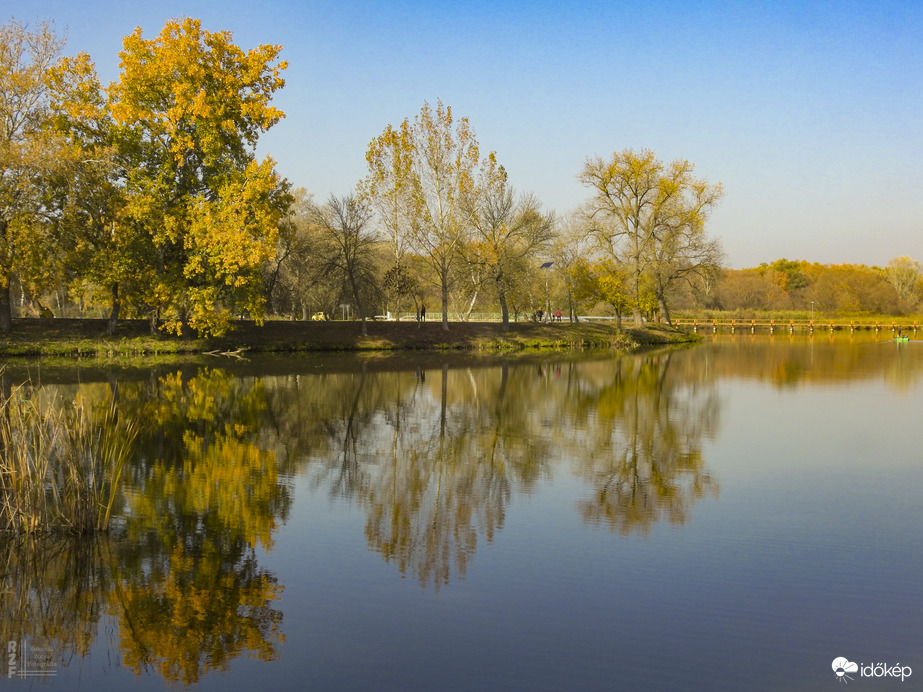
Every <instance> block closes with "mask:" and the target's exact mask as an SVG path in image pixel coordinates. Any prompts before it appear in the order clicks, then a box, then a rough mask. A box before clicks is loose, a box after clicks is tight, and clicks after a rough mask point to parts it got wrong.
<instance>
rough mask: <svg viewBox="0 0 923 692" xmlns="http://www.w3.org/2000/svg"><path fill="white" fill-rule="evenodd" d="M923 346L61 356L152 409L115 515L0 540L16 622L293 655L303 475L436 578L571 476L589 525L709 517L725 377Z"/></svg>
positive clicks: (211, 664)
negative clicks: (77, 533)
mask: <svg viewBox="0 0 923 692" xmlns="http://www.w3.org/2000/svg"><path fill="white" fill-rule="evenodd" d="M805 345H807V346H809V348H805ZM908 346H909V347H910V348H908ZM916 346H917V344H914V343H911V344H909V345H905V346H903V347H895V345H894V344H893V342H875V341H871V340H866V341H862V342H858V343H853V342H851V341H850V342H843V341H837V340H835V339H827V338H824V337H820V336H817V337H815V338H814V340H813V341H811V342H807V344H806V343H805V342H804V340H801V341H798V340H796V339H792V340H786V339H785V338H784V337H782V338H779V337H775V338H766V337H762V338H760V337H757V338H755V339H750V338H747V337H735V338H733V339H727V340H724V339H717V340H715V341H714V342H713V343H709V344H706V345H702V346H698V347H696V348H695V349H691V350H668V351H658V352H648V353H642V354H636V355H632V356H627V357H620V358H611V357H604V358H587V357H582V358H581V357H572V358H560V359H558V360H549V359H542V360H536V361H527V362H522V361H509V362H500V363H493V364H489V365H488V364H484V363H481V362H472V363H466V364H464V365H463V366H461V367H458V366H456V365H457V362H456V361H448V360H447V361H445V362H443V361H440V360H436V361H419V362H415V363H412V364H401V365H400V366H399V367H394V366H391V365H389V364H387V363H381V362H377V361H357V360H354V359H340V360H338V361H330V362H325V363H324V364H323V367H320V366H318V364H317V362H316V361H315V360H312V359H305V360H295V359H292V360H289V361H285V362H284V363H281V362H280V361H271V362H270V361H267V362H266V363H261V362H259V361H253V362H251V363H245V364H231V365H228V366H227V367H221V368H216V367H193V368H179V367H177V368H172V369H171V368H161V369H152V370H149V371H144V372H143V373H127V374H125V375H122V374H120V375H118V376H111V375H104V376H102V377H87V376H86V373H82V374H81V375H80V376H79V378H78V377H76V376H74V375H72V374H68V373H61V374H60V375H59V377H58V379H60V380H61V382H59V383H57V384H49V383H48V382H47V381H46V382H45V383H38V382H37V383H36V388H37V390H42V391H43V392H44V396H46V397H47V398H48V400H55V399H59V400H61V401H74V400H76V399H78V398H79V399H81V400H83V401H86V402H88V404H100V405H103V404H108V403H114V404H116V405H117V406H118V407H119V410H120V412H121V415H122V416H123V417H130V418H136V419H138V420H140V421H142V422H143V423H144V427H143V428H142V431H141V433H140V434H139V437H138V440H137V443H136V450H135V454H134V457H133V461H132V463H131V465H130V467H129V468H126V470H125V472H124V474H123V486H122V488H121V491H120V493H119V495H118V497H117V500H116V505H115V520H114V524H113V530H112V531H111V532H110V534H109V535H104V536H99V537H96V538H92V539H75V538H67V537H65V538H51V537H46V538H41V539H33V540H31V541H28V542H26V541H23V540H18V539H12V538H7V539H5V540H2V541H0V565H2V568H3V577H2V580H3V581H2V587H3V591H2V594H0V616H2V623H3V624H2V625H0V627H2V628H3V629H2V631H0V641H3V637H4V636H5V637H6V640H7V641H11V640H20V639H29V640H32V641H36V642H38V643H40V644H42V645H44V646H49V647H51V648H53V649H54V650H55V651H56V652H58V654H59V655H60V656H61V659H62V661H63V660H64V659H66V658H68V657H69V656H78V657H79V656H84V655H85V654H86V653H87V652H88V651H89V647H90V646H91V644H92V642H93V641H94V640H95V639H97V638H98V637H100V636H104V634H103V635H101V630H103V631H106V628H104V627H103V626H102V624H101V623H103V622H105V618H111V619H112V621H113V622H114V623H115V625H116V627H115V628H114V629H113V630H112V631H113V632H115V635H114V636H115V638H116V640H117V643H116V645H115V646H116V647H117V649H118V650H119V651H120V652H121V657H120V661H121V665H123V666H124V667H125V668H127V669H128V670H131V671H134V672H138V673H140V672H143V671H152V672H154V673H156V674H157V675H158V676H160V677H163V678H164V679H167V680H170V681H176V682H180V683H184V684H190V683H194V682H197V681H200V680H202V679H203V677H204V676H205V675H206V674H207V673H208V672H210V671H214V670H225V669H228V668H229V667H230V666H231V665H232V664H233V661H234V660H235V658H237V657H239V656H241V655H245V654H249V655H251V656H254V657H256V658H259V659H262V660H267V661H268V660H274V659H276V658H278V657H279V656H280V651H281V649H282V643H283V642H284V628H283V621H282V610H281V605H280V602H279V598H280V596H281V593H282V585H281V584H280V583H279V582H278V580H277V578H276V576H275V575H274V574H273V573H272V572H271V571H269V570H268V569H266V568H265V567H264V566H262V565H261V564H260V555H262V554H263V553H264V552H265V551H271V550H272V549H273V547H274V544H275V540H276V538H277V536H278V533H279V531H280V530H282V527H283V524H284V523H285V522H286V521H287V520H288V518H289V515H290V511H291V509H292V502H293V494H294V486H295V481H296V479H304V482H306V483H307V484H308V485H309V486H310V487H311V488H312V490H313V491H315V492H320V493H323V494H325V495H327V496H329V497H333V498H343V499H347V500H349V502H350V503H351V504H352V505H353V506H355V507H357V508H359V510H360V511H361V512H362V520H363V521H364V527H363V529H364V538H365V541H366V543H367V545H368V546H369V548H370V549H371V550H372V551H374V553H375V554H377V555H379V556H380V557H381V559H382V560H383V561H384V562H385V563H387V565H389V567H388V568H387V570H386V571H388V572H389V573H391V574H400V575H404V576H407V577H408V578H410V579H414V580H416V581H417V582H418V583H419V584H420V586H421V587H424V588H426V589H432V590H434V591H436V590H439V589H441V588H445V587H446V585H447V584H450V583H452V581H453V580H455V579H458V578H461V577H464V576H465V575H466V574H468V573H469V572H470V571H471V570H472V569H473V565H474V564H475V562H474V560H475V557H476V553H477V550H478V548H479V547H482V546H483V545H484V544H488V543H491V542H493V541H495V540H497V537H498V536H499V535H500V534H501V533H502V531H503V529H504V526H505V524H506V523H507V522H508V521H510V520H509V516H510V514H511V512H510V509H511V505H512V503H513V502H514V501H515V498H516V497H517V496H518V495H522V494H530V493H533V492H535V491H536V490H537V489H538V488H539V486H540V485H541V486H542V487H545V485H546V484H549V483H550V482H553V481H554V480H556V479H559V480H560V479H562V477H563V478H577V479H579V482H580V483H581V484H582V486H583V488H584V491H583V493H582V495H581V496H580V499H579V500H578V501H577V502H576V504H575V505H570V504H569V505H568V506H567V507H566V508H564V510H562V511H564V512H565V513H568V512H569V513H571V516H577V517H579V518H580V520H582V522H584V524H585V525H587V526H590V527H600V528H602V529H604V530H607V531H612V532H615V533H617V534H621V535H644V534H649V533H652V532H653V531H654V529H655V528H656V527H657V526H659V525H664V524H675V525H681V524H685V523H688V522H692V523H693V524H694V511H693V510H694V508H695V507H696V505H697V503H699V502H700V501H703V502H704V501H708V500H711V499H714V498H717V497H718V495H719V491H720V482H719V479H718V478H717V477H716V476H715V474H714V473H713V472H712V471H711V470H710V469H709V463H708V458H707V455H706V449H707V448H708V447H707V445H708V443H709V441H710V440H712V439H713V438H716V437H717V436H718V434H719V431H720V427H721V423H722V405H723V404H722V401H721V398H720V397H719V394H718V392H719V391H721V389H720V388H719V386H718V382H719V380H720V379H722V378H729V377H732V378H743V379H755V380H763V381H769V382H772V383H773V384H774V385H775V386H777V387H778V388H780V389H785V390H789V389H792V388H795V387H797V386H801V385H803V384H804V383H811V384H817V383H825V382H841V381H846V380H849V379H855V378H880V379H881V380H882V381H883V382H884V383H886V385H887V386H889V387H891V388H892V389H893V390H895V391H903V390H906V389H909V388H911V387H912V386H914V385H915V384H916V383H919V380H920V376H921V372H923V358H921V357H920V352H921V351H923V349H918V350H916V351H914V350H912V349H913V348H914V347H916ZM902 349H903V350H902ZM3 377H5V378H7V379H6V387H7V388H9V383H10V379H9V378H10V377H11V375H10V374H9V373H7V374H3ZM68 378H70V379H69V380H68ZM47 379H49V378H46V380H47ZM78 379H79V380H83V381H82V382H81V381H78ZM87 380H89V381H87ZM40 385H41V386H40ZM299 482H301V481H300V480H299ZM304 501H309V496H307V495H306V496H305V497H304ZM568 502H570V501H568ZM566 519H567V517H563V518H562V521H566ZM264 562H265V559H264ZM377 564H379V565H380V563H377ZM62 665H63V663H62Z"/></svg>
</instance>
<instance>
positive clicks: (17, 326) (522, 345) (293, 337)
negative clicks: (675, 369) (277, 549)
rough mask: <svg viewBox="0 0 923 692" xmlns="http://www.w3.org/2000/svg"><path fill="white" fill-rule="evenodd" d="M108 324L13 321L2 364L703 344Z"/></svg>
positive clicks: (529, 325)
mask: <svg viewBox="0 0 923 692" xmlns="http://www.w3.org/2000/svg"><path fill="white" fill-rule="evenodd" d="M107 324H108V322H107V320H105V319H62V318H54V319H39V318H17V319H14V320H13V331H12V333H11V334H8V335H4V336H2V337H0V357H2V358H17V359H18V358H45V357H54V358H73V359H83V358H98V359H110V358H125V357H131V358H137V357H148V356H152V357H153V356H169V355H178V356H179V355H202V354H208V355H235V354H243V353H277V354H279V353H310V352H394V351H433V352H446V351H466V352H484V353H491V352H494V353H503V352H515V351H526V350H584V349H612V350H616V351H631V350H636V349H638V348H642V347H645V346H662V345H670V344H677V343H692V342H696V341H699V340H700V338H701V337H698V336H696V335H694V334H691V333H689V332H687V331H684V330H681V329H679V328H676V327H670V326H667V325H661V324H648V325H645V326H644V327H642V328H626V329H624V330H622V331H621V332H620V331H619V330H617V329H616V328H615V327H614V326H612V325H611V324H601V323H599V322H577V323H571V322H566V321H565V322H550V323H541V324H539V323H534V322H514V323H510V325H509V327H510V328H509V330H508V331H503V328H502V325H501V324H500V323H499V322H450V323H449V331H447V332H446V331H443V329H442V323H441V322H384V321H368V322H366V332H367V333H366V334H362V323H361V322H358V321H331V322H309V321H305V322H295V321H281V320H271V321H270V320H267V321H266V322H265V323H264V324H263V325H262V326H259V325H256V324H255V323H254V322H252V321H239V322H235V323H234V327H233V328H232V330H231V331H229V332H228V333H227V334H226V335H225V336H222V337H217V338H208V339H200V338H188V337H177V336H172V335H168V334H158V335H154V336H152V335H151V334H150V330H149V325H148V322H147V321H146V320H121V321H120V322H119V328H118V331H117V333H116V334H115V335H114V336H109V335H108V334H106V325H107Z"/></svg>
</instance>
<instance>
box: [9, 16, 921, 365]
mask: <svg viewBox="0 0 923 692" xmlns="http://www.w3.org/2000/svg"><path fill="white" fill-rule="evenodd" d="M64 48H65V42H64V40H63V39H62V38H60V37H59V36H58V35H57V34H56V33H55V32H54V30H53V28H52V27H51V25H50V24H43V25H40V26H38V27H36V28H34V29H30V28H29V27H28V26H26V25H25V24H22V23H19V22H17V21H15V20H11V21H10V22H8V23H7V24H5V25H2V26H0V75H2V77H3V83H4V85H5V86H4V89H5V90H6V91H8V92H9V93H8V95H9V98H5V99H3V100H2V102H0V124H2V127H0V202H2V203H0V333H3V334H12V333H13V332H15V328H16V327H17V325H19V324H20V322H17V321H16V320H15V318H23V317H56V318H75V319H80V318H84V319H85V318H90V317H95V318H99V319H106V320H107V331H108V334H109V335H110V336H115V335H117V334H119V332H120V330H121V332H123V333H125V332H128V331H131V330H133V329H134V327H130V326H128V324H129V323H128V322H125V320H138V319H140V320H145V321H146V322H147V324H148V332H149V334H151V335H153V337H152V338H154V339H155V341H154V342H152V343H150V344H147V345H143V346H138V347H137V348H138V350H140V351H144V352H147V351H148V350H152V351H153V352H157V351H158V348H159V347H158V346H156V344H159V343H162V340H160V337H159V336H157V335H162V334H174V335H178V336H182V337H183V338H184V339H186V341H180V342H168V343H170V344H171V345H170V348H177V349H182V348H184V346H183V345H182V344H185V343H188V342H189V340H193V341H194V340H196V339H205V340H211V339H221V338H224V336H225V335H229V334H232V333H233V332H234V331H235V329H237V330H238V331H239V324H240V323H241V320H242V319H245V320H250V321H252V322H253V323H255V324H260V323H262V322H263V321H264V320H267V319H269V320H272V319H274V318H282V319H291V320H308V319H311V318H314V319H317V320H324V319H329V318H332V317H339V318H341V319H344V320H346V319H356V320H358V322H359V324H360V325H361V329H362V334H363V336H367V337H368V338H369V339H372V340H374V339H375V338H376V337H375V331H376V330H375V328H373V327H372V326H370V322H369V321H370V320H373V319H377V318H387V317H389V316H395V315H400V314H405V315H410V316H423V315H428V317H429V318H430V319H432V318H435V319H436V320H438V321H439V322H441V329H442V331H443V332H445V333H446V336H445V337H444V338H443V340H442V341H440V340H435V339H434V341H435V342H436V343H442V342H445V343H453V341H454V337H451V336H448V334H449V332H451V331H453V330H461V331H462V333H464V332H465V328H463V327H461V326H460V324H461V323H473V322H475V321H477V320H478V318H477V316H478V315H479V314H482V315H483V314H486V313H492V314H496V315H498V319H499V323H500V324H501V325H502V328H503V330H504V331H507V330H508V331H511V332H513V333H516V332H522V331H523V329H526V328H525V327H523V326H514V325H522V324H524V323H526V322H527V321H529V320H534V319H536V318H538V319H541V318H542V317H544V318H545V319H547V318H548V317H550V316H552V315H553V316H555V317H558V316H559V315H560V318H562V319H563V321H565V322H575V320H576V316H577V315H591V316H612V317H622V316H631V317H633V324H635V325H638V324H641V323H642V321H659V322H664V323H667V324H669V323H670V322H671V314H672V313H676V312H677V311H679V313H682V314H693V313H695V314H705V313H704V311H714V310H720V311H729V312H731V313H734V312H741V311H752V310H786V311H787V310H795V311H799V310H800V311H808V310H810V311H811V312H812V313H815V312H816V313H817V314H827V315H833V314H836V315H844V314H864V315H869V314H889V315H910V314H913V313H915V312H919V311H920V309H921V298H923V282H921V276H923V272H921V268H920V265H919V263H918V262H916V261H915V260H913V259H910V258H908V257H901V258H895V259H894V260H892V261H891V262H890V263H889V264H888V266H886V267H884V268H877V267H866V266H864V265H836V266H835V265H821V264H816V263H814V264H812V263H809V262H806V261H800V260H799V261H790V260H787V259H779V260H776V261H773V262H771V263H765V264H762V265H760V266H759V267H755V268H750V269H741V270H732V269H726V268H723V266H722V265H723V261H724V258H723V253H722V250H721V244H720V241H719V239H716V238H713V237H710V236H709V234H708V233H707V223H708V220H709V217H710V215H711V213H712V211H713V210H714V208H715V206H716V205H717V204H718V202H719V201H720V199H721V197H722V195H723V189H722V186H721V184H720V183H712V182H709V181H708V180H706V179H705V178H701V177H699V176H697V175H696V174H695V167H694V165H693V164H691V163H690V162H688V161H685V160H682V159H678V160H675V161H672V162H663V161H661V160H660V159H658V158H657V156H656V154H655V153H654V152H653V151H650V150H647V149H637V150H636V149H624V150H621V151H615V152H613V153H612V154H611V155H608V156H590V157H588V158H587V159H586V161H585V163H584V165H583V167H582V169H581V170H579V171H575V175H576V176H577V178H578V179H579V180H580V181H581V182H582V183H583V184H584V186H585V187H586V189H587V198H586V200H585V202H584V203H583V204H582V205H581V206H580V207H579V208H578V209H576V210H574V211H572V212H570V213H568V214H566V215H560V214H557V213H555V212H554V211H552V210H546V209H544V208H543V206H542V203H541V200H539V199H537V198H536V197H535V196H534V195H531V194H529V193H528V192H525V191H520V190H517V189H516V188H515V186H514V183H513V181H511V180H510V179H509V176H508V174H507V171H506V169H505V168H504V166H503V164H502V161H500V160H499V158H498V156H497V154H496V153H495V152H493V151H485V150H482V148H481V145H480V143H479V142H478V139H477V136H476V133H475V131H474V128H473V126H472V124H471V123H469V121H468V120H467V118H464V117H457V116H456V114H455V113H454V112H453V110H452V108H451V107H450V106H448V105H445V104H443V103H442V102H441V101H437V102H436V104H435V105H430V104H429V103H424V104H423V106H422V108H421V109H420V111H419V112H418V113H416V114H415V115H414V116H412V117H407V118H405V119H404V120H403V121H402V122H400V123H399V124H397V125H390V124H389V125H386V126H385V127H384V129H383V130H382V131H381V133H380V134H379V135H378V136H376V137H374V138H373V139H372V140H371V142H370V143H369V145H368V149H367V153H366V162H367V166H368V172H367V175H366V176H365V177H364V178H363V179H362V180H360V181H358V182H357V183H356V186H355V189H354V190H351V191H344V192H343V194H342V195H332V196H331V197H330V198H328V199H326V200H315V199H314V198H313V197H312V195H311V194H310V192H308V191H306V190H303V189H299V188H297V186H296V185H295V184H294V183H292V182H291V181H289V180H286V179H285V178H284V177H282V176H281V175H280V174H279V172H278V171H277V170H276V168H275V162H274V161H273V160H272V158H270V157H266V158H263V159H262V160H260V159H258V158H257V156H256V147H257V144H258V142H259V139H260V136H261V135H262V134H263V133H265V132H266V131H268V130H269V129H270V128H272V127H273V126H274V125H275V124H276V123H277V122H278V121H279V120H280V119H281V118H282V117H284V114H283V113H282V111H280V110H279V109H278V108H276V107H275V106H274V105H273V104H272V99H273V97H274V95H275V94H276V93H277V92H278V91H279V90H280V89H282V88H283V87H284V79H283V74H284V72H285V69H286V67H287V65H286V63H285V61H284V60H281V59H280V54H281V51H282V46H278V45H260V46H257V47H255V48H252V49H242V48H240V47H238V46H237V45H236V44H234V42H233V37H232V35H231V34H230V33H229V32H222V31H219V32H210V31H208V30H206V29H204V28H203V27H202V26H201V24H200V22H199V21H198V20H195V19H190V18H186V19H181V20H171V21H169V22H167V24H166V25H165V26H164V27H163V29H162V31H161V32H160V33H159V34H158V35H156V36H154V37H153V38H146V37H145V35H144V33H143V31H142V29H140V28H139V29H138V30H136V31H135V32H134V33H133V34H131V35H130V36H127V37H126V38H125V39H124V41H123V48H122V51H121V52H120V53H119V58H120V67H121V72H120V74H119V76H118V79H117V80H115V81H114V82H113V83H111V84H110V85H109V86H103V85H102V84H101V83H100V81H99V78H98V76H97V74H96V70H95V67H94V64H93V62H92V60H91V58H90V56H88V55H85V54H79V55H77V56H73V57H70V56H65V55H64V54H63V53H64ZM616 324H619V321H616ZM232 327H233V329H232ZM510 338H511V339H512V340H516V339H518V337H515V336H511V337H510ZM257 340H262V341H266V340H268V336H264V337H260V338H259V339H257ZM590 340H591V341H593V339H590ZM119 343H122V341H120V342H119ZM82 348H83V347H82V346H80V345H77V346H75V349H76V351H77V352H82Z"/></svg>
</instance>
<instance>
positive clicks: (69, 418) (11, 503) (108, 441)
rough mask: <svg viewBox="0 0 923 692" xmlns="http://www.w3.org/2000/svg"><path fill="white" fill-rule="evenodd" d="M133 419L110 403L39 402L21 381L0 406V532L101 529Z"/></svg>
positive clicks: (132, 434)
mask: <svg viewBox="0 0 923 692" xmlns="http://www.w3.org/2000/svg"><path fill="white" fill-rule="evenodd" d="M137 434H138V426H137V423H136V422H135V421H132V420H128V421H126V420H120V417H119V411H118V408H117V406H116V405H115V403H114V402H111V401H110V402H109V403H107V404H103V405H98V406H95V407H94V406H91V405H88V404H85V403H82V402H80V401H76V402H74V404H73V405H71V404H67V405H63V404H61V405H58V404H57V402H54V403H52V404H46V405H42V403H41V401H40V399H39V397H38V396H36V395H35V394H34V393H32V392H30V388H27V387H26V386H23V387H19V388H17V389H15V390H13V392H12V393H11V394H10V395H9V396H8V397H7V398H6V399H5V400H4V401H2V405H0V531H5V532H13V533H36V532H44V531H69V532H73V533H86V532H90V531H106V530H108V528H109V521H110V519H111V516H112V509H113V506H114V503H115V499H116V495H117V491H118V484H119V478H120V477H121V474H122V469H123V468H124V466H125V463H126V461H127V460H128V458H129V456H130V454H131V452H132V448H133V444H134V441H135V438H136V437H137Z"/></svg>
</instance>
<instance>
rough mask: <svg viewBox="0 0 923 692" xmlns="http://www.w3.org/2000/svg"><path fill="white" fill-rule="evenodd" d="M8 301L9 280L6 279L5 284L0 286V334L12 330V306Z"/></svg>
mask: <svg viewBox="0 0 923 692" xmlns="http://www.w3.org/2000/svg"><path fill="white" fill-rule="evenodd" d="M0 281H2V279H0ZM10 302H11V301H10V281H9V279H7V280H6V285H5V286H2V287H0V334H9V333H10V332H11V331H13V308H12V305H11V304H10Z"/></svg>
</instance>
